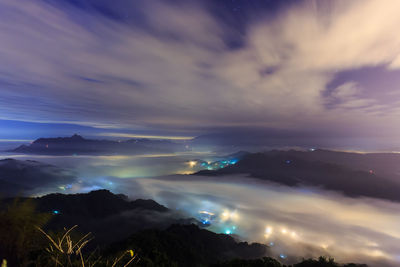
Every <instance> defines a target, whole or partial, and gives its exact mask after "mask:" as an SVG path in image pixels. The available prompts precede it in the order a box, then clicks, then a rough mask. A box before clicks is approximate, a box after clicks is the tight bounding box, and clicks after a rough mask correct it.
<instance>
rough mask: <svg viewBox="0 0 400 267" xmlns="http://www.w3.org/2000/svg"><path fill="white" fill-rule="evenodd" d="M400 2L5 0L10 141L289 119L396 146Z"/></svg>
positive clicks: (259, 126) (298, 128) (3, 89)
mask: <svg viewBox="0 0 400 267" xmlns="http://www.w3.org/2000/svg"><path fill="white" fill-rule="evenodd" d="M399 9H400V2H398V1H385V3H382V1H379V0H363V1H361V0H360V1H284V0H270V1H266V0H264V1H261V0H240V1H239V0H236V1H234V0H231V1H226V0H206V1H179V0H174V1H172V0H171V1H166V0H165V1H164V0H159V1H153V0H146V1H138V0H114V1H110V0H87V1H83V0H82V1H79V0H43V1H39V0H21V1H15V0H2V1H1V2H0V40H1V45H0V59H1V60H0V140H3V141H4V140H10V139H12V140H31V139H34V138H37V137H40V136H60V135H61V136H65V135H71V134H73V133H75V132H78V133H81V134H83V135H86V136H102V137H113V136H114V137H118V136H123V135H121V134H124V135H127V134H128V135H129V134H131V135H135V134H136V135H156V136H174V137H176V136H178V137H182V136H183V137H192V136H197V135H202V134H206V133H211V132H220V133H227V134H228V133H234V132H243V131H247V132H251V131H258V132H260V133H264V132H265V133H269V132H271V131H272V132H277V131H278V132H280V131H282V132H293V133H301V134H299V135H301V136H307V137H310V138H313V137H315V136H318V137H326V138H331V137H332V138H333V137H335V138H342V140H345V139H346V138H347V140H358V141H359V142H358V143H359V146H360V147H362V146H363V145H365V146H369V147H370V146H371V142H372V143H374V144H375V147H379V146H380V145H382V144H384V145H382V146H384V148H385V149H386V148H388V149H396V148H398V147H399V144H400V143H399V142H398V141H397V136H398V135H399V134H400V127H399V126H398V125H399V124H398V121H399V119H398V118H399V115H400V105H399V104H400V90H399V84H400V72H399V67H400V35H399V34H398V29H399V27H400V16H399V14H398V10H399ZM290 138H292V139H293V138H295V137H293V135H291V137H290ZM360 140H361V141H360ZM343 142H344V143H346V144H347V143H351V141H343ZM344 143H343V144H342V145H345V144H344ZM388 144H389V145H388ZM390 144H393V146H391V145H390Z"/></svg>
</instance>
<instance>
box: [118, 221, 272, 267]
mask: <svg viewBox="0 0 400 267" xmlns="http://www.w3.org/2000/svg"><path fill="white" fill-rule="evenodd" d="M129 248H131V249H134V250H135V251H137V252H138V253H139V255H140V257H141V260H140V266H193V267H195V266H206V265H208V264H211V263H216V262H218V261H223V260H227V259H233V258H244V259H250V258H258V257H262V256H264V255H266V253H267V250H268V247H267V246H266V245H262V244H258V243H253V244H248V243H247V242H236V241H235V240H234V239H233V238H232V237H231V236H229V235H225V234H216V233H213V232H210V231H208V230H205V229H200V228H199V227H198V226H196V225H193V224H191V225H171V226H170V227H169V228H167V229H165V230H145V231H142V232H140V233H137V234H134V235H132V236H131V237H129V238H128V239H127V240H125V241H123V242H121V243H119V244H114V245H113V249H111V250H110V253H112V252H116V251H118V250H122V249H129Z"/></svg>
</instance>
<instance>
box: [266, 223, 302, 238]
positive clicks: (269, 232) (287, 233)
mask: <svg viewBox="0 0 400 267" xmlns="http://www.w3.org/2000/svg"><path fill="white" fill-rule="evenodd" d="M273 233H274V228H273V227H272V226H266V227H265V233H264V236H265V237H266V238H269V237H271V235H272V234H273ZM278 233H281V234H282V235H284V236H291V237H292V238H294V239H296V238H297V237H298V235H297V233H296V232H295V231H293V230H289V229H287V228H281V229H280V230H279V231H278Z"/></svg>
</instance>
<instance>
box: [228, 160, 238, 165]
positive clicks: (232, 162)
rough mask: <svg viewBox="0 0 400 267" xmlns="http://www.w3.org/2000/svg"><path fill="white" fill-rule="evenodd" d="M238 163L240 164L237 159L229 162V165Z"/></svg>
mask: <svg viewBox="0 0 400 267" xmlns="http://www.w3.org/2000/svg"><path fill="white" fill-rule="evenodd" d="M237 162H238V160H237V159H232V160H230V161H229V164H236V163H237Z"/></svg>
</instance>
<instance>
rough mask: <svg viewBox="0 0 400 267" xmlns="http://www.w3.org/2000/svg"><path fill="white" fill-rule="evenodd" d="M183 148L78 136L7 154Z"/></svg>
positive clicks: (168, 143) (160, 142) (41, 141)
mask: <svg viewBox="0 0 400 267" xmlns="http://www.w3.org/2000/svg"><path fill="white" fill-rule="evenodd" d="M184 150H185V146H184V145H183V144H178V143H175V142H172V141H168V140H149V139H130V140H126V141H111V140H92V139H85V138H83V137H82V136H80V135H77V134H75V135H73V136H71V137H57V138H39V139H37V140H35V141H34V142H32V144H30V145H28V146H27V145H21V146H19V147H17V148H15V149H13V150H10V151H9V152H18V153H25V154H44V155H97V154H149V153H161V152H165V153H167V152H175V151H184Z"/></svg>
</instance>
